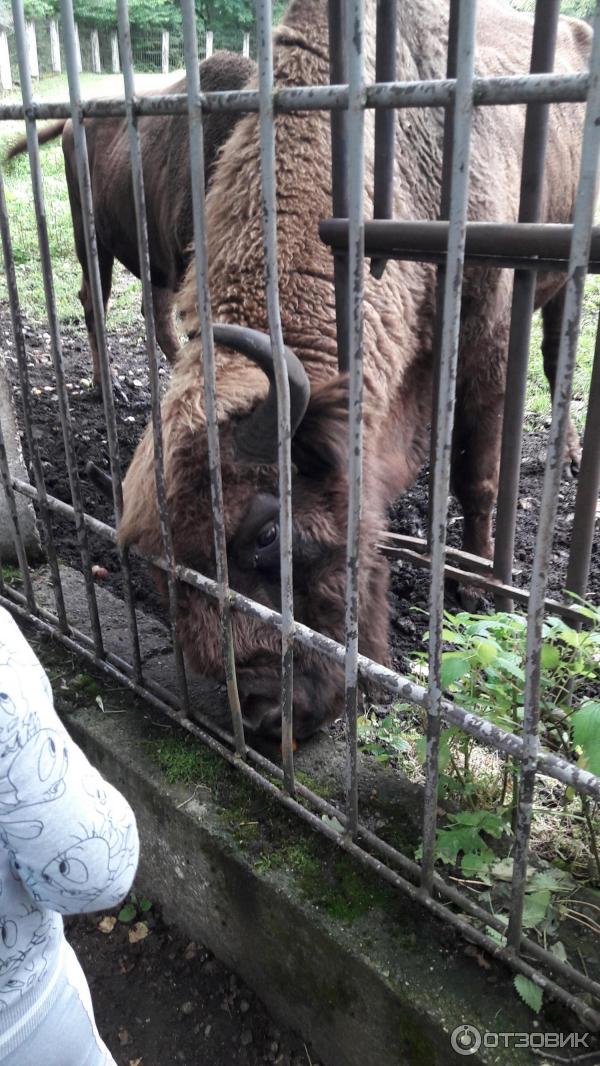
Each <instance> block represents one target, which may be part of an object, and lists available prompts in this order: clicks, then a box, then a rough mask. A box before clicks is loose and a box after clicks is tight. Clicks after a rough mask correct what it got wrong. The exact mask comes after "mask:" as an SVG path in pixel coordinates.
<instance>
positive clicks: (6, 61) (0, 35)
mask: <svg viewBox="0 0 600 1066" xmlns="http://www.w3.org/2000/svg"><path fill="white" fill-rule="evenodd" d="M0 87H1V88H2V89H12V87H13V81H12V73H11V69H10V54H9V51H8V37H7V36H6V31H5V30H0Z"/></svg>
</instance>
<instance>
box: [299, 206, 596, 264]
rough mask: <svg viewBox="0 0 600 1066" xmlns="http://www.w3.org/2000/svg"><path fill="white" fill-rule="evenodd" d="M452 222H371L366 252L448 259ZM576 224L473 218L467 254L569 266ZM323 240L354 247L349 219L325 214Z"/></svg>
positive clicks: (334, 246) (468, 258)
mask: <svg viewBox="0 0 600 1066" xmlns="http://www.w3.org/2000/svg"><path fill="white" fill-rule="evenodd" d="M448 232H449V230H448V222H446V221H443V220H440V221H437V222H396V221H394V222H386V221H377V222H366V223H365V255H367V256H369V255H376V254H377V253H378V252H381V253H385V255H386V257H387V258H389V259H411V260H412V259H415V260H418V261H419V262H445V261H446V255H447V252H446V249H447V246H448ZM572 232H573V227H572V226H570V225H560V224H556V223H548V222H544V223H526V222H506V223H504V222H467V228H466V246H465V260H466V261H468V262H472V263H474V262H480V263H488V264H493V265H497V266H501V267H509V268H511V267H520V268H522V269H524V270H534V271H537V270H540V271H546V270H564V271H565V272H566V271H567V269H568V265H569V248H570V244H571V235H572ZM591 233H592V239H591V245H590V256H589V259H588V263H587V266H586V269H587V271H588V273H599V272H600V226H594V227H592V231H591ZM319 234H320V236H321V240H323V241H324V242H325V244H328V245H329V246H330V247H331V248H332V249H333V250H334V251H338V250H340V251H343V250H344V249H345V248H347V247H348V220H347V219H343V218H330V219H325V220H324V221H323V222H321V224H320V226H319Z"/></svg>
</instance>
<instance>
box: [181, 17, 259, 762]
mask: <svg viewBox="0 0 600 1066" xmlns="http://www.w3.org/2000/svg"><path fill="white" fill-rule="evenodd" d="M182 16H183V40H184V49H185V64H186V76H187V88H188V102H189V127H190V180H191V183H192V212H193V223H194V246H195V264H196V291H197V300H198V312H199V315H200V333H201V338H202V367H203V377H204V402H205V406H206V427H207V441H208V457H209V473H210V487H211V502H212V511H213V536H214V545H215V560H216V573H217V581H218V583H219V589H220V593H219V612H220V618H221V646H222V652H223V668H224V672H225V683H226V686H227V697H228V700H229V709H230V712H231V721H232V726H233V733H234V736H235V744H236V750H237V752H238V755H240V756H244V755H245V752H246V742H245V738H244V723H243V721H242V712H241V708H240V697H239V692H238V686H237V677H236V671H235V654H234V645H233V630H232V622H231V607H230V604H229V575H228V569H227V543H226V538H225V521H224V509H223V480H222V477H221V452H220V445H219V430H218V425H217V386H216V376H215V350H214V338H213V328H212V311H211V306H210V293H209V291H208V257H207V251H206V221H205V197H204V177H203V175H204V140H203V131H202V110H201V108H200V106H199V103H198V100H199V96H200V72H199V64H198V41H197V35H196V20H195V13H194V6H193V3H191V2H190V0H183V2H182Z"/></svg>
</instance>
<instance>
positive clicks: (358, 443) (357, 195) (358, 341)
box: [344, 0, 366, 836]
mask: <svg viewBox="0 0 600 1066" xmlns="http://www.w3.org/2000/svg"><path fill="white" fill-rule="evenodd" d="M347 6H348V13H347V24H346V50H347V55H348V158H347V164H348V278H347V285H348V340H349V349H348V352H349V356H350V366H349V373H350V403H349V420H348V442H349V448H348V455H349V460H348V527H347V542H346V626H345V642H346V657H345V671H344V672H345V690H346V729H347V814H348V830H349V832H350V834H351V835H352V836H354V835H355V834H356V831H357V827H358V781H357V748H356V745H357V726H356V718H357V705H358V615H359V602H358V566H359V554H360V508H361V497H362V459H363V412H362V399H363V351H362V334H363V296H364V236H365V233H364V231H365V224H364V217H363V196H364V127H365V112H364V107H365V99H366V96H365V84H364V34H365V25H364V10H363V9H364V4H363V2H362V0H348V5H347Z"/></svg>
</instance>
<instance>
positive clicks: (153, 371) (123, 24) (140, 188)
mask: <svg viewBox="0 0 600 1066" xmlns="http://www.w3.org/2000/svg"><path fill="white" fill-rule="evenodd" d="M117 15H118V32H119V52H120V56H121V67H122V70H123V84H124V88H125V103H126V108H127V132H128V135H129V151H130V155H131V177H132V184H133V199H134V204H135V218H136V229H137V242H138V255H139V264H140V277H141V280H142V293H143V300H144V320H145V324H146V351H147V353H148V371H149V378H150V393H151V402H152V429H153V444H154V479H155V488H156V499H157V504H158V512H159V521H160V533H161V539H162V543H163V551H164V553H165V557H166V559H167V560H168V563H169V568H168V570H167V586H168V595H169V619H170V623H171V633H172V637H173V648H174V652H175V665H176V670H177V684H178V687H179V690H180V692H181V702H182V706H183V708H184V710H185V713H186V714H187V713H188V708H189V696H188V688H187V681H186V677H185V665H184V661H183V653H182V651H181V646H180V644H179V640H178V639H177V587H176V583H175V577H174V572H175V556H174V552H173V537H172V533H171V527H170V522H169V513H168V508H167V495H166V487H165V479H164V462H163V441H162V423H161V414H160V384H159V376H158V355H157V350H156V333H155V329H154V306H153V301H152V282H151V278H150V253H149V247H148V229H147V225H146V200H145V195H144V175H143V170H142V153H141V146H140V138H139V133H138V128H137V117H136V115H135V114H134V112H133V107H132V102H133V98H134V95H135V90H134V84H133V60H132V53H131V36H130V31H129V14H128V7H127V0H117Z"/></svg>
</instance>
